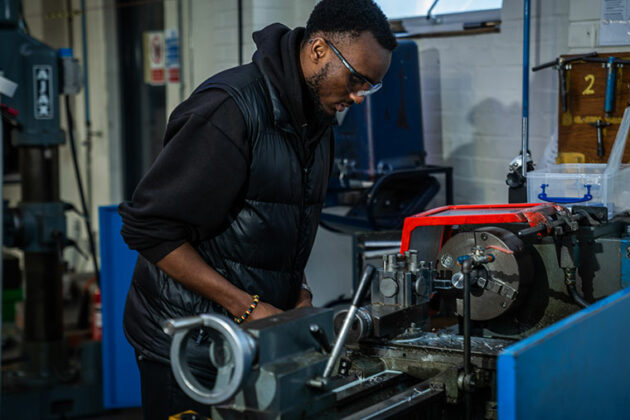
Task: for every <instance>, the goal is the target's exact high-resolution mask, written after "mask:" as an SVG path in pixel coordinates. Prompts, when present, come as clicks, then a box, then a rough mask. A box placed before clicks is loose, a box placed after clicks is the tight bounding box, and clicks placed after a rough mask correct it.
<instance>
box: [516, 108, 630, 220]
mask: <svg viewBox="0 0 630 420" xmlns="http://www.w3.org/2000/svg"><path fill="white" fill-rule="evenodd" d="M629 128H630V107H628V108H626V110H625V112H624V114H623V119H622V121H621V125H620V127H619V131H618V132H617V137H616V139H615V144H614V145H613V148H612V150H611V152H610V157H609V158H608V163H607V164H595V163H567V164H561V165H552V166H551V167H548V168H545V169H542V170H537V171H532V172H529V173H527V201H528V202H530V203H539V202H550V203H557V204H560V205H565V206H569V207H570V206H571V205H575V204H578V205H581V206H606V207H607V208H608V216H609V217H612V216H613V215H614V214H618V213H621V212H624V211H626V210H629V209H630V165H621V158H622V157H623V152H624V149H625V145H626V138H627V137H628V129H629Z"/></svg>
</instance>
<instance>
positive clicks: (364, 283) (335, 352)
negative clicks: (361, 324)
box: [322, 264, 375, 379]
mask: <svg viewBox="0 0 630 420" xmlns="http://www.w3.org/2000/svg"><path fill="white" fill-rule="evenodd" d="M374 271H375V269H374V266H373V265H371V264H368V265H367V266H366V267H365V270H364V271H363V276H361V281H360V282H359V287H358V288H357V291H356V293H355V294H354V298H353V299H352V304H351V305H350V309H349V310H348V314H347V315H346V319H345V320H344V321H343V326H342V327H341V331H339V336H337V341H335V346H334V347H333V349H332V352H331V354H330V358H329V359H328V363H326V367H325V368H324V374H323V375H322V377H323V378H324V379H325V378H328V377H329V376H330V374H331V373H332V370H333V368H334V367H335V364H336V363H337V360H338V359H339V355H340V354H341V349H342V348H343V345H344V344H345V342H346V337H347V336H348V332H349V331H350V326H351V325H352V321H354V315H355V314H356V313H357V310H358V309H359V305H360V304H361V301H362V300H363V297H365V293H366V292H367V290H368V287H369V285H370V282H371V280H372V276H373V275H374Z"/></svg>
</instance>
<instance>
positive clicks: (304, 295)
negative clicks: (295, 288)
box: [295, 289, 313, 309]
mask: <svg viewBox="0 0 630 420" xmlns="http://www.w3.org/2000/svg"><path fill="white" fill-rule="evenodd" d="M312 298H313V296H311V293H310V292H309V291H308V290H306V289H300V295H299V296H298V300H297V303H296V304H295V308H296V309H297V308H312V307H313V302H312V301H311V299H312Z"/></svg>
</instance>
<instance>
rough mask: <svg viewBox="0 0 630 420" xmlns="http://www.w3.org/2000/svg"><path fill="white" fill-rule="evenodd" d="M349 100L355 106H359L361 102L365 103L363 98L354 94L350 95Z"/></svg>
mask: <svg viewBox="0 0 630 420" xmlns="http://www.w3.org/2000/svg"><path fill="white" fill-rule="evenodd" d="M350 99H352V101H353V102H354V103H355V104H357V105H360V104H361V103H362V102H363V101H365V96H359V95H357V94H356V93H351V94H350Z"/></svg>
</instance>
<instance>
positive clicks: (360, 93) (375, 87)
mask: <svg viewBox="0 0 630 420" xmlns="http://www.w3.org/2000/svg"><path fill="white" fill-rule="evenodd" d="M382 87H383V83H382V82H379V83H377V84H375V85H372V87H371V88H369V89H367V90H360V91H358V92H357V95H358V96H370V95H371V94H373V93H375V92H378V91H379V90H380V89H381V88H382Z"/></svg>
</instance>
